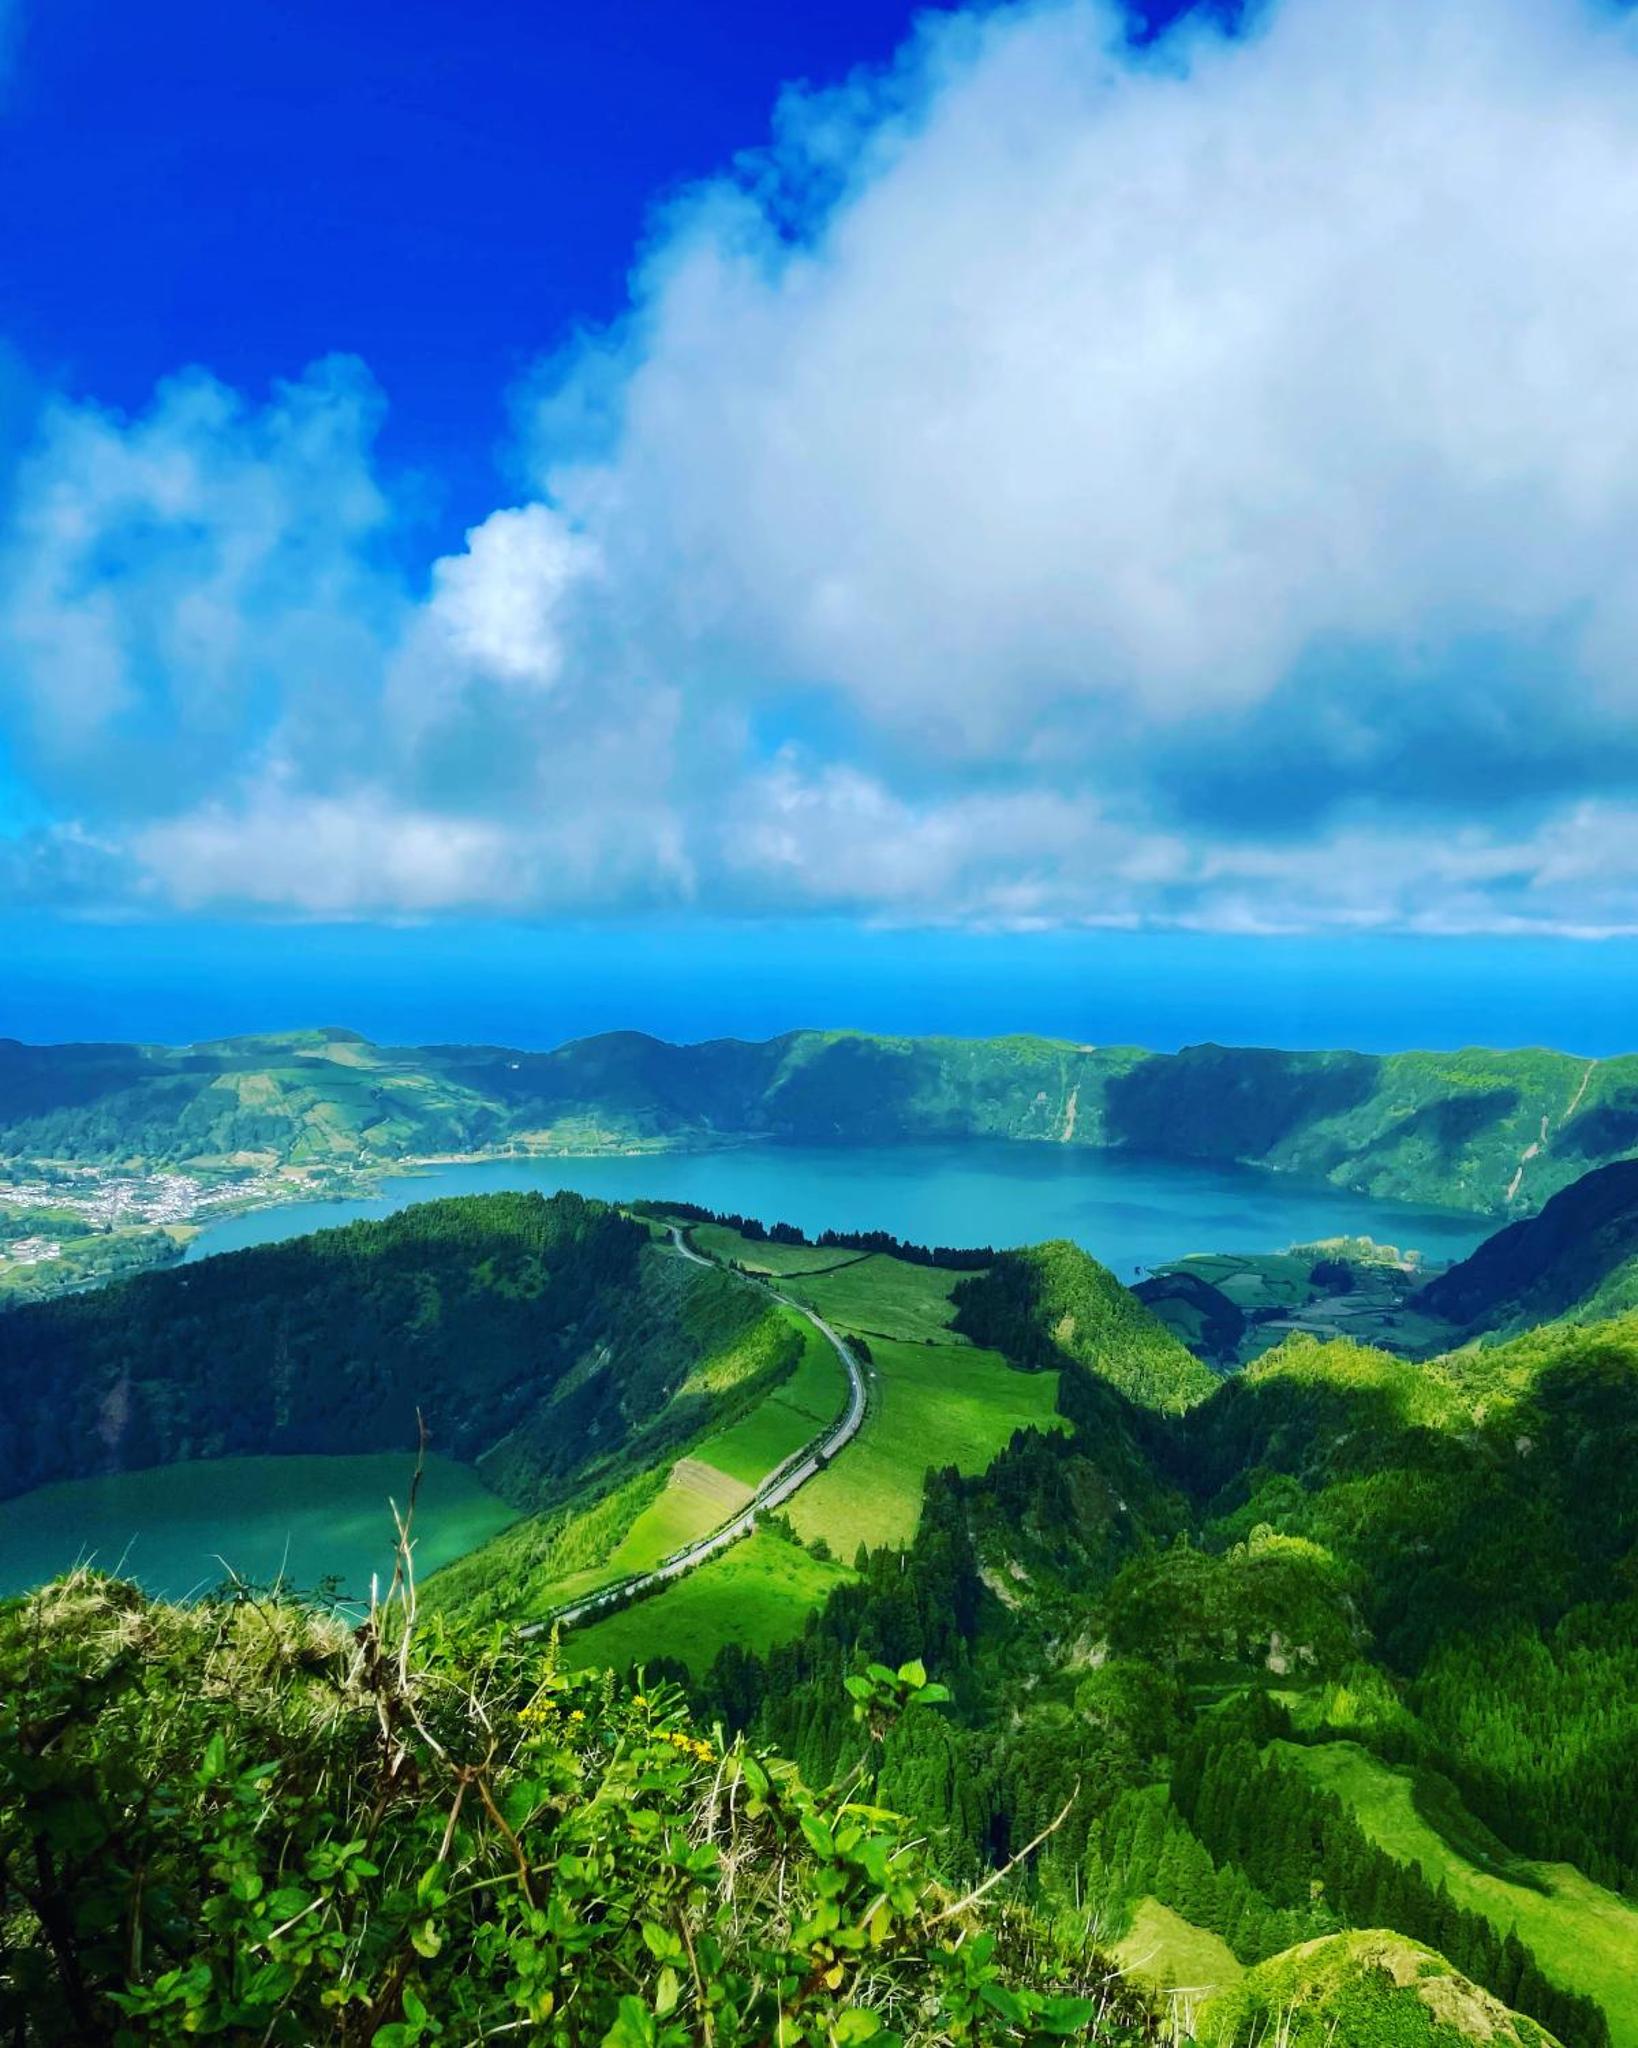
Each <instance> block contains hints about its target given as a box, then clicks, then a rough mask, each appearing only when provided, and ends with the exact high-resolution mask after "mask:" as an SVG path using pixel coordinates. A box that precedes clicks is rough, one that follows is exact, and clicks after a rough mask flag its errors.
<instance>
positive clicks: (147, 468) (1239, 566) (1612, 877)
mask: <svg viewBox="0 0 1638 2048" xmlns="http://www.w3.org/2000/svg"><path fill="white" fill-rule="evenodd" d="M1635 256H1638V33H1635V31H1634V29H1633V27H1632V26H1631V25H1630V22H1629V19H1628V17H1627V16H1626V15H1625V14H1624V13H1623V12H1618V11H1616V10H1614V9H1612V8H1607V7H1603V6H1597V5H1592V4H1590V0H1375V4H1373V5H1372V6H1371V7H1369V8H1359V7H1357V6H1351V5H1348V4H1345V0H1273V4H1271V5H1270V6H1269V7H1267V9H1266V10H1265V11H1263V12H1262V13H1260V14H1258V15H1257V16H1256V17H1255V19H1254V23H1253V25H1252V26H1251V27H1250V28H1249V29H1248V30H1246V31H1245V32H1243V33H1241V34H1239V35H1236V36H1226V35H1224V34H1222V33H1220V32H1219V31H1218V30H1217V29H1215V28H1213V27H1210V26H1208V25H1205V24H1197V25H1194V26H1186V27H1184V28H1182V29H1179V30H1177V31H1174V32H1173V33H1172V34H1171V35H1170V36H1168V37H1167V38H1166V39H1165V40H1164V41H1163V42H1162V43H1161V44H1160V45H1158V46H1157V47H1154V48H1149V49H1136V48H1134V47H1132V46H1131V44H1130V43H1129V42H1128V40H1127V39H1126V37H1125V35H1124V33H1123V29H1122V24H1121V20H1120V18H1119V16H1118V14H1117V13H1116V11H1115V10H1114V9H1113V7H1112V6H1106V5H1102V4H1095V0H1073V4H1072V0H1053V4H1042V5H1020V6H1014V7H1010V8H1003V9H999V10H995V11H985V12H982V13H974V14H971V15H954V16H941V17H939V18H938V19H937V20H936V21H929V22H928V23H926V24H924V25H923V27H922V28H921V29H920V30H919V31H918V33H917V35H916V36H915V38H914V39H913V40H912V42H911V43H910V44H909V45H908V46H907V47H906V49H905V50H904V51H903V52H902V53H901V55H900V57H899V59H898V60H897V62H896V63H895V64H894V65H893V66H892V67H891V68H889V69H887V70H884V71H880V72H867V73H861V74H860V75H859V76H857V77H856V78H854V79H852V80H851V81H849V82H848V83H847V84H846V85H845V86H843V87H842V88H840V89H838V90H835V91H831V92H826V93H821V94H807V93H792V94H790V95H788V96H787V97H786V98H785V100H784V101H783V102H782V103H781V105H780V107H779V109H778V111H777V116H776V120H775V124H774V130H773V136H772V140H771V141H770V142H769V144H768V145H767V146H766V147H765V148H763V149H760V150H758V151H756V152H753V153H751V154H749V155H747V156H746V157H745V158H744V159H743V160H741V161H740V162H739V163H738V164H736V165H735V166H733V167H732V169H731V170H730V171H728V172H727V173H725V174H724V175H723V176H721V177H720V178H717V179H715V180H712V181H710V182H709V183H707V184H705V185H703V186H701V187H699V188H696V189H695V190H693V191H691V192H689V193H687V194H685V195H684V196H683V197H682V198H681V199H680V200H679V201H678V202H676V203H675V204H674V205H673V206H672V207H671V208H670V209H669V210H668V211H667V212H666V213H665V214H664V215H663V216H662V217H661V218H659V219H658V220H657V221H656V223H655V227H654V232H653V234H652V237H651V240H650V242H649V245H648V246H647V248H646V250H645V251H644V252H643V254H642V256H641V260H640V262H639V265H638V267H637V269H636V271H635V272H634V276H633V284H632V302H631V307H630V310H629V313H628V315H627V316H626V318H625V319H624V320H622V322H621V323H620V324H619V325H618V326H617V327H616V328H615V329H613V330H610V331H606V332H597V333H589V334H587V335H584V336H582V337H581V338H580V339H579V341H578V342H577V343H576V344H575V346H574V347H573V348H571V349H569V350H566V351H564V352H563V353H562V354H560V355H559V356H557V357H555V358H553V359H551V360H549V361H547V362H544V363H542V364H541V365H540V366H539V368H538V369H537V371H536V373H535V374H534V376H533V377H532V378H531V379H530V381H529V385H528V389H527V391H526V392H525V393H524V394H523V396H522V398H521V400H520V406H519V416H520V420H521V422H522V425H521V433H522V436H523V440H524V447H525V455H526V460H527V463H528V468H529V473H530V474H531V476H532V478H533V483H534V494H533V496H532V497H531V499H530V500H529V501H528V502H525V503H521V504H517V505H510V506H506V507H503V508H501V509H498V510H496V511H495V512H494V513H493V514H492V515H491V516H490V517H489V518H488V519H486V520H485V521H484V522H483V523H482V524H481V525H479V526H477V527H475V528H474V529H473V531H472V532H471V533H470V534H469V536H468V537H467V545H466V549H465V551H464V552H462V553H460V554H457V555H452V556H449V557H447V558H445V559H442V560H439V561H437V562H435V563H433V564H431V565H430V567H429V569H428V570H427V571H426V573H425V574H424V575H419V576H418V575H416V574H414V573H413V572H406V570H405V569H404V566H403V563H402V559H401V556H402V548H401V545H400V543H401V537H402V532H403V529H404V516H403V513H402V510H401V509H400V508H399V507H396V506H395V505H394V503H393V498H392V493H391V491H390V490H389V489H388V488H387V486H386V485H385V484H384V483H383V481H382V479H381V477H380V475H379V473H378V469H377V466H376V464H375V462H374V460H373V456H372V443H373V437H374V434H375V431H376V429H377V427H378V425H379V421H380V417H381V410H382V406H383V403H384V401H383V398H382V395H381V394H380V393H379V392H377V391H376V389H375V388H374V386H373V384H372V383H371V381H370V378H369V376H368V373H367V371H366V370H365V369H364V368H363V367H362V366H360V365H358V364H356V363H351V362H347V361H344V360H337V361H332V362H329V363H325V364H320V365H317V366H315V367H314V368H313V369H311V370H309V371H308V372H307V373H306V374H305V376H303V377H301V378H299V379H297V380H295V381H293V382H292V383H291V384H289V385H288V386H286V387H283V388H281V389H279V390H277V391H275V392H274V393H273V394H272V396H271V397H270V398H269V399H267V400H266V401H265V402H262V403H259V404H258V403H251V402H249V401H247V400H246V399H244V398H242V397H240V396H238V395H236V394H234V393H231V392H229V391H227V390H225V389H223V388H222V387H221V386H220V385H219V384H217V383H215V382H214V381H213V380H211V379H210V378H209V377H208V376H205V375H204V374H202V373H197V372H192V373H188V374H186V375H184V376H181V377H179V378H178V379H177V380H175V381H174V382H173V383H171V384H169V385H167V386H166V387H164V388H163V389H162V390H161V391H160V392H158V393H157V394H156V396H155V398H154V401H153V404H152V406H151V407H150V408H149V409H148V411H147V412H146V413H144V414H143V415H142V416H141V417H139V418H135V419H122V418H117V417H114V416H111V415H108V414H106V413H103V412H100V411H98V410H96V409H95V408H92V407H89V406H85V405H70V404H66V403H63V404H58V405H56V406H54V407H53V408H51V409H50V410H49V411H48V413H47V414H46V416H45V417H44V418H43V419H42V420H41V421H40V422H39V425H38V429H37V432H36V434H35V437H34V442H33V447H32V451H31V453H30V454H29V455H28V457H27V458H26V460H25V462H24V463H23V465H22V466H21V468H20V470H19V471H18V474H17V476H16V478H15V481H14V484H13V487H12V490H11V500H10V503H9V506H8V507H7V508H6V510H5V517H4V522H3V529H0V734H3V735H4V748H3V750H0V829H3V824H4V819H5V817H6V814H7V811H6V804H5V786H6V782H5V779H6V777H7V776H8V775H9V777H10V779H11V781H12V783H13V784H14V785H15V788H16V790H17V791H18V792H20V793H21V795H20V797H19V800H18V807H19V808H21V809H23V810H27V811H29V812H30V817H29V822H28V823H27V825H26V827H19V829H17V830H16V831H15V832H14V833H13V836H12V837H11V839H10V840H9V841H8V842H6V851H5V855H4V858H0V889H3V890H8V891H9V892H10V893H11V894H12V895H13V896H14V897H23V898H28V897H31V896H32V897H33V898H35V899H46V900H50V899H52V898H53V897H55V899H56V900H59V901H64V902H67V901H73V902H75V903H80V904H90V905H95V904H98V903H108V904H121V905H125V906H127V907H128V906H130V905H138V906H141V905H152V906H154V907H161V906H181V907H183V908H203V907H222V906H238V907H248V908H251V909H253V910H256V911H258V912H264V913H268V914H295V915H322V916H338V915H339V916H355V915H356V916H382V915H428V914H435V913H439V912H454V911H485V910H492V911H499V910H507V911H513V910H520V909H521V910H539V911H552V910H597V911H613V910H618V909H627V908H654V907H656V906H666V905H701V906H704V907H707V908H710V909H712V910H714V911H729V912H741V913H744V914H746V915H757V914H762V913H771V912H778V913H780V914H788V913H790V912H791V911H793V910H798V911H799V910H802V909H813V910H815V911H823V912H825V913H836V912H843V913H848V914H854V915H862V916H877V917H883V918H890V919H900V920H907V921H923V922H943V921H969V922H989V923H1005V924H1013V925H1031V924H1043V925H1044V924H1073V923H1089V924H1117V925H1133V924H1142V923H1163V924H1169V925H1184V926H1187V925H1202V926H1215V927H1219V928H1227V929H1248V930H1287V929H1290V930H1301V929H1313V928H1321V927H1324V928H1361V929H1364V928H1382V927H1386V928H1400V929H1410V930H1417V931H1455V930H1487V931H1512V930H1531V929H1556V930H1564V931H1575V932H1582V933H1598V932H1609V931H1630V930H1634V929H1638V829H1635V828H1638V718H1635V711H1638V673H1635V653H1638V262H1635ZM24 799H26V801H24ZM40 815H43V817H44V820H45V822H44V823H43V824H42V823H41V822H40Z"/></svg>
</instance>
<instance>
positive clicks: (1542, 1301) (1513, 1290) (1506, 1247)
mask: <svg viewBox="0 0 1638 2048" xmlns="http://www.w3.org/2000/svg"><path fill="white" fill-rule="evenodd" d="M1414 1305H1415V1306H1417V1307H1419V1308H1421V1309H1423V1310H1425V1311H1426V1312H1427V1313H1429V1314H1432V1315H1437V1316H1442V1317H1444V1318H1445V1319H1446V1320H1447V1321H1449V1322H1451V1323H1454V1324H1456V1325H1457V1326H1458V1327H1460V1328H1463V1329H1466V1330H1472V1331H1495V1330H1502V1331H1517V1330H1521V1329H1527V1328H1529V1327H1530V1326H1531V1325H1533V1324H1536V1323H1544V1322H1549V1321H1552V1320H1553V1319H1555V1318H1557V1317H1560V1316H1568V1315H1574V1316H1575V1317H1576V1318H1577V1319H1578V1320H1583V1321H1597V1320H1599V1319H1601V1318H1603V1317H1607V1316H1613V1315H1619V1314H1621V1313H1623V1312H1624V1311H1626V1310H1628V1309H1631V1308H1638V1161H1631V1160H1622V1161H1618V1162H1616V1163H1615V1164H1613V1165H1610V1166H1604V1167H1599V1168H1597V1169H1595V1170H1594V1171H1593V1172H1591V1173H1588V1174H1585V1175H1583V1176H1582V1178H1581V1179H1580V1180H1578V1181H1574V1182H1572V1183H1571V1185H1570V1186H1569V1187H1567V1188H1561V1189H1560V1190H1559V1192H1558V1193H1557V1194H1556V1195H1554V1196H1553V1197H1552V1198H1551V1200H1550V1201H1548V1202H1547V1203H1546V1204H1545V1205H1544V1206H1543V1208H1542V1210H1541V1212H1540V1214H1539V1215H1537V1216H1533V1217H1530V1218H1527V1219H1524V1220H1521V1221H1520V1222H1518V1223H1513V1224H1509V1225H1508V1227H1507V1228H1506V1229H1505V1230H1500V1231H1498V1232H1497V1233H1496V1235H1495V1236H1494V1237H1489V1238H1486V1240H1485V1241H1484V1243H1483V1244H1482V1245H1480V1246H1479V1248H1478V1249H1477V1250H1476V1251H1475V1252H1473V1253H1472V1254H1471V1255H1470V1256H1469V1257H1468V1258H1466V1259H1463V1260H1461V1261H1460V1262H1459V1263H1458V1264H1457V1265H1455V1266H1452V1267H1451V1268H1450V1269H1449V1271H1448V1272H1445V1273H1442V1274H1440V1275H1439V1276H1438V1277H1437V1278H1436V1279H1434V1280H1431V1281H1429V1282H1428V1284H1427V1285H1426V1286H1425V1287H1423V1288H1422V1289H1421V1290H1420V1292H1419V1293H1418V1294H1417V1296H1416V1297H1415V1302H1414Z"/></svg>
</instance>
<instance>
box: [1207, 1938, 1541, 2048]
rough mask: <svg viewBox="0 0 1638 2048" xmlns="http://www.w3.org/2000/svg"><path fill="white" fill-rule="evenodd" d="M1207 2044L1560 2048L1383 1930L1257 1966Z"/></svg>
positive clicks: (1211, 2012)
mask: <svg viewBox="0 0 1638 2048" xmlns="http://www.w3.org/2000/svg"><path fill="white" fill-rule="evenodd" d="M1200 2035H1201V2039H1202V2040H1203V2041H1207V2042H1211V2043H1213V2044H1214V2048H1250V2044H1252V2043H1254V2042H1260V2041H1266V2040H1278V2041H1280V2042H1282V2043H1288V2044H1289V2048H1333V2044H1340V2043H1342V2042H1349V2043H1355V2042H1357V2043H1359V2044H1360V2048H1368V2044H1373V2043H1381V2044H1383V2048H1389V2044H1391V2048H1463V2044H1474V2043H1489V2044H1491V2048H1553V2036H1552V2035H1551V2034H1548V2033H1546V2032H1545V2031H1544V2030H1543V2029H1542V2028H1541V2027H1538V2026H1537V2025H1536V2024H1535V2023H1534V2021H1532V2020H1528V2019H1525V2018H1523V2017H1522V2016H1521V2015H1520V2014H1518V2013H1516V2012H1510V2011H1509V2010H1508V2009H1507V2007H1506V2006H1504V2005H1503V2004H1502V2002H1501V2000H1500V1999H1498V1998H1493V1997H1492V1996H1491V1995H1490V1993H1489V1992H1488V1991H1485V1990H1483V1989H1481V1987H1480V1986H1479V1985H1477V1984H1472V1983H1470V1982H1469V1981H1468V1980H1467V1978H1465V1977H1464V1976H1462V1974H1461V1973H1460V1971H1457V1970H1453V1969H1452V1968H1451V1967H1450V1965H1449V1963H1447V1962H1446V1961H1445V1959H1444V1957H1443V1956H1440V1955H1437V1954H1435V1952H1434V1951H1433V1950H1432V1949H1430V1948H1425V1947H1424V1946H1423V1945H1422V1944H1421V1943H1420V1942H1415V1941H1407V1940H1406V1939H1405V1938H1404V1936H1403V1935H1399V1934H1394V1933H1392V1932H1390V1931H1388V1930H1386V1929H1382V1928H1373V1929H1369V1930H1366V1931H1364V1932H1361V1933H1356V1934H1332V1935H1327V1936H1325V1937H1324V1938H1323V1939H1322V1940H1319V1941H1309V1942H1304V1943H1303V1944H1302V1945H1301V1947H1299V1948H1294V1949H1290V1950H1288V1951H1287V1952H1286V1953H1284V1954H1283V1955H1277V1956H1273V1957H1271V1958H1270V1959H1269V1961H1268V1962H1266V1963H1260V1964H1259V1965H1258V1966H1257V1968H1256V1969H1254V1970H1252V1971H1250V1972H1249V1973H1248V1974H1247V1975H1246V1976H1245V1977H1243V1978H1242V1979H1241V1981H1240V1982H1239V1984H1237V1985H1236V1986H1234V1987H1233V1988H1232V1989H1231V1990H1229V1991H1227V1992H1224V1993H1223V1994H1222V1995H1221V1996H1219V1997H1218V1998H1217V1999H1215V2000H1214V2001H1213V2002H1212V2004H1211V2005H1210V2007H1209V2008H1208V2009H1207V2012H1206V2014H1205V2017H1204V2019H1203V2021H1202V2023H1201V2028H1200Z"/></svg>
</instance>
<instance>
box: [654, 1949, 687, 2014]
mask: <svg viewBox="0 0 1638 2048" xmlns="http://www.w3.org/2000/svg"><path fill="white" fill-rule="evenodd" d="M681 1996H682V1980H681V1978H680V1977H678V1975H677V1973H676V1971H675V1970H674V1969H672V1967H671V1965H670V1964H669V1963H667V1964H666V1966H665V1968H664V1969H663V1970H662V1971H661V1972H660V1977H659V1982H658V1983H657V1984H656V1985H655V1987H654V2010H655V2012H656V2014H658V2016H659V2017H660V2018H661V2019H662V2020H663V2019H664V2018H665V2016H666V2014H667V2013H669V2012H674V2011H675V2010H676V2005H677V2000H678V1999H679V1998H680V1997H681Z"/></svg>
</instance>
